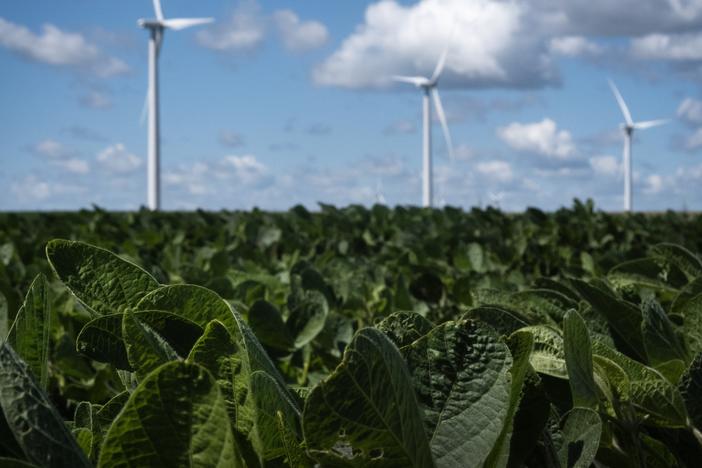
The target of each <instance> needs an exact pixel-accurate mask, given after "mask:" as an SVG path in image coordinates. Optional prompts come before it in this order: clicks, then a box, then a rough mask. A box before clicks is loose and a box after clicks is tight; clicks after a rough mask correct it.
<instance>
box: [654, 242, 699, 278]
mask: <svg viewBox="0 0 702 468" xmlns="http://www.w3.org/2000/svg"><path fill="white" fill-rule="evenodd" d="M651 254H652V255H654V256H656V257H659V258H662V259H664V260H666V261H668V262H670V263H671V264H673V265H675V266H676V267H678V268H679V269H680V270H682V272H683V273H685V275H686V276H687V278H688V280H690V281H692V280H693V279H695V278H698V277H700V276H702V260H700V258H699V257H697V255H695V254H693V253H692V252H690V251H689V250H687V249H686V248H685V247H683V246H681V245H677V244H670V243H661V244H656V245H654V246H653V247H652V248H651Z"/></svg>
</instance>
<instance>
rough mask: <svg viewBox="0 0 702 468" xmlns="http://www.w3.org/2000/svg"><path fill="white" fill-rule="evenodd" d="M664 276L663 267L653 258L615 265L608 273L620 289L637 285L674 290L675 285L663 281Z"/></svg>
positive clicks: (609, 278) (609, 277)
mask: <svg viewBox="0 0 702 468" xmlns="http://www.w3.org/2000/svg"><path fill="white" fill-rule="evenodd" d="M663 277H664V272H663V268H662V267H661V265H660V264H659V263H657V262H656V261H655V259H653V258H637V259H636V260H629V261H626V262H623V263H620V264H618V265H616V266H614V267H613V268H612V269H611V270H609V272H608V273H607V279H608V280H609V282H610V283H612V285H614V287H615V288H618V289H623V288H627V287H631V286H635V287H642V288H650V289H654V290H663V291H668V290H674V289H675V288H674V287H673V286H671V285H669V284H667V283H666V282H665V281H663Z"/></svg>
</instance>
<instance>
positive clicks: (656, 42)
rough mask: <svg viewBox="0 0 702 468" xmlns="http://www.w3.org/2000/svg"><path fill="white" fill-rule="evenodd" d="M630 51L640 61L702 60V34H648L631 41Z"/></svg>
mask: <svg viewBox="0 0 702 468" xmlns="http://www.w3.org/2000/svg"><path fill="white" fill-rule="evenodd" d="M631 51H632V53H633V54H634V56H635V57H637V58H641V59H658V60H672V61H689V60H694V61H697V60H702V34H699V33H688V34H675V35H669V34H650V35H647V36H644V37H640V38H636V39H633V40H632V41H631Z"/></svg>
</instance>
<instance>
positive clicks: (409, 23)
mask: <svg viewBox="0 0 702 468" xmlns="http://www.w3.org/2000/svg"><path fill="white" fill-rule="evenodd" d="M527 10H528V9H527V5H526V4H525V3H523V2H518V1H511V2H494V1H490V0H423V1H421V2H419V3H416V4H414V5H407V6H405V5H402V4H399V3H398V2H397V1H396V0H384V1H380V2H377V3H374V4H371V5H370V6H368V8H367V9H366V13H365V19H364V22H363V24H361V25H359V26H357V27H356V30H355V31H354V32H353V33H352V34H351V35H350V36H349V37H347V38H346V39H345V40H344V41H343V43H342V44H341V46H340V47H339V48H338V49H337V50H336V51H335V52H334V53H333V54H332V55H331V56H330V57H328V58H327V59H326V60H325V61H324V62H323V63H322V64H320V65H319V66H318V67H316V68H315V70H314V72H313V78H314V80H315V81H316V82H317V83H319V84H323V85H334V86H342V87H348V88H362V87H379V86H384V85H388V84H389V83H390V77H391V76H392V75H397V74H403V75H417V74H421V75H427V74H430V73H431V71H432V70H433V69H434V67H435V66H436V61H437V59H438V57H439V55H441V52H442V51H443V50H444V49H445V47H446V45H447V41H449V39H450V44H449V45H450V48H449V58H448V61H447V63H446V68H445V76H444V77H443V78H442V79H443V81H444V83H445V84H449V85H454V86H464V87H480V86H486V85H498V86H516V87H527V86H539V85H542V84H544V83H550V82H553V81H555V80H556V76H555V74H554V70H553V69H552V67H551V63H550V61H549V58H548V54H547V53H546V52H547V51H546V47H545V45H544V44H542V43H541V42H540V41H539V38H538V37H536V35H534V34H532V33H533V31H525V30H524V29H523V27H524V24H523V23H522V21H521V20H522V17H523V16H524V15H525V14H526V13H527ZM454 25H455V34H453V36H450V31H451V30H452V28H453V27H454Z"/></svg>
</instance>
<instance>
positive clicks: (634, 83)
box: [0, 0, 702, 210]
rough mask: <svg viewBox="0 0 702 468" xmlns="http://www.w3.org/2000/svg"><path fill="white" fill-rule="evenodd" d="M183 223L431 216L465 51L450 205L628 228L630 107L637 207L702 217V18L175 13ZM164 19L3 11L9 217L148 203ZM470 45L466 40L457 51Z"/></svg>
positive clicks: (640, 0)
mask: <svg viewBox="0 0 702 468" xmlns="http://www.w3.org/2000/svg"><path fill="white" fill-rule="evenodd" d="M162 2H163V9H164V12H165V15H166V17H191V16H211V17H214V18H215V20H216V21H215V23H213V24H212V25H210V26H205V27H198V28H192V29H188V30H184V31H178V32H175V31H167V33H166V37H165V42H164V45H163V50H162V54H161V60H160V66H161V69H160V73H161V112H162V120H161V129H162V138H163V146H162V180H163V204H164V207H165V208H166V209H183V208H185V209H192V208H196V207H204V208H210V209H218V208H230V209H240V208H244V209H249V208H251V207H253V206H258V207H261V208H265V209H276V210H277V209H286V208H288V207H290V206H292V205H294V204H297V203H302V204H305V205H307V206H308V207H312V208H313V207H315V206H316V203H317V202H318V201H321V202H325V203H333V204H337V205H347V204H350V203H362V204H366V205H370V204H372V203H374V202H375V201H376V200H378V199H379V198H381V197H382V199H384V200H386V202H387V203H388V204H393V205H394V204H418V203H419V202H420V201H421V172H420V171H421V160H420V158H421V152H420V149H421V146H420V145H421V132H420V129H421V122H420V116H421V114H420V104H421V101H420V93H419V92H418V91H417V90H416V89H414V88H412V87H410V86H402V85H397V84H393V83H392V82H391V81H390V79H389V77H390V76H392V75H394V74H406V75H428V74H430V73H431V71H432V70H433V68H434V65H435V62H436V60H437V59H438V56H439V55H440V54H441V52H442V50H443V49H444V47H445V46H446V44H447V43H448V44H449V54H448V60H447V65H446V69H445V73H444V75H443V76H442V80H441V83H440V87H439V89H440V91H441V96H442V100H443V103H444V107H445V109H446V113H447V115H448V120H449V127H450V129H451V134H452V137H453V141H454V146H455V159H454V160H453V161H452V160H449V158H448V157H447V151H446V146H445V144H444V141H443V137H442V135H441V131H440V127H439V125H438V122H437V121H435V122H434V126H433V127H434V139H433V141H434V145H433V148H434V155H435V159H434V163H435V174H434V181H435V192H436V197H435V199H436V202H437V204H444V203H446V204H450V205H456V206H463V207H470V206H474V205H483V206H485V205H487V204H492V205H499V206H500V207H502V208H505V209H508V210H521V209H524V208H525V207H526V206H538V207H541V208H545V209H555V208H557V207H559V206H563V205H570V203H571V201H572V199H573V198H575V197H579V198H581V199H585V198H593V199H594V200H595V202H596V203H597V205H598V206H599V207H601V208H603V209H608V210H618V209H620V208H621V206H622V186H623V176H622V168H621V152H622V135H621V132H620V130H619V128H618V125H619V123H620V122H621V120H622V117H621V114H620V112H619V110H618V108H617V106H616V103H615V101H614V99H613V97H612V94H611V92H610V90H609V88H608V85H607V78H608V77H611V78H612V79H613V80H614V81H615V82H616V83H617V85H618V87H619V89H620V90H621V92H622V94H623V95H624V97H625V99H626V100H627V102H628V104H629V107H630V108H631V111H632V114H633V116H634V119H635V120H649V119H655V118H670V119H671V121H670V123H669V124H668V125H665V126H662V127H657V128H654V129H650V130H646V131H642V132H640V133H639V134H638V135H636V137H635V141H634V148H633V153H634V154H633V161H634V206H635V208H637V209H645V210H660V209H667V208H672V209H683V208H687V209H696V210H700V209H702V190H700V189H699V186H700V184H701V183H702V95H701V93H700V83H701V82H702V68H701V66H702V0H667V1H663V0H636V1H634V0H621V1H618V2H611V1H609V0H587V1H586V0H567V1H563V2H555V1H553V0H528V1H527V0H512V1H507V2H505V1H496V0H423V1H420V2H416V1H415V2H409V1H402V2H400V1H394V0H385V1H354V2H329V1H323V0H306V1H305V2H285V1H266V2H263V1H254V0H245V1H223V0H206V1H200V2H192V1H190V2H188V1H185V0H162ZM152 16H153V8H152V6H151V2H150V1H149V0H132V1H129V2H116V1H111V2H108V1H102V2H95V1H88V0H62V1H60V2H59V1H56V0H41V1H39V0H31V1H23V2H2V4H1V5H0V66H1V67H2V71H3V72H2V75H0V103H1V104H2V105H1V106H0V155H2V157H3V166H2V167H3V170H2V171H1V172H0V183H1V184H2V186H3V190H4V192H5V193H4V196H2V197H0V209H1V210H37V209H78V208H82V207H89V206H91V204H98V205H100V206H102V207H106V208H110V209H120V210H122V209H136V208H138V207H139V206H140V205H142V204H144V203H145V200H146V164H145V157H146V128H145V126H142V125H140V122H139V120H140V114H141V110H142V105H143V102H144V95H145V92H146V84H147V83H146V64H147V63H146V62H147V54H146V50H147V49H146V46H147V34H146V32H145V31H143V30H141V29H139V28H138V27H137V25H136V20H137V19H138V18H141V17H152ZM452 29H454V33H453V35H451V34H450V32H449V31H451V30H452Z"/></svg>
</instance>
